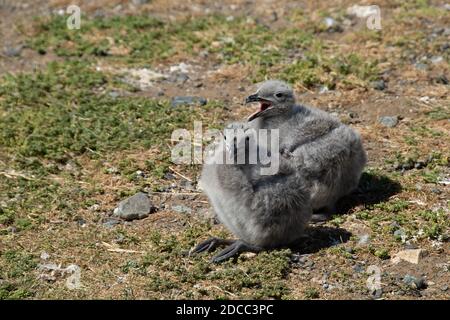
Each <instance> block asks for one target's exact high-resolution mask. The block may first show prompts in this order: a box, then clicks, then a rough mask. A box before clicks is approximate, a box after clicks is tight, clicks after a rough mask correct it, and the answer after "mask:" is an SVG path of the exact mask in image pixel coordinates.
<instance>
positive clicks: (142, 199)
mask: <svg viewBox="0 0 450 320" xmlns="http://www.w3.org/2000/svg"><path fill="white" fill-rule="evenodd" d="M152 209H153V207H152V204H151V203H150V199H149V198H148V196H147V194H145V193H143V192H139V193H137V194H135V195H134V196H132V197H129V198H127V199H125V200H123V201H121V202H120V203H119V205H118V207H117V208H116V209H114V216H116V217H119V218H122V219H124V220H127V221H131V220H134V219H143V218H146V217H147V216H148V215H149V214H150V213H151V212H152Z"/></svg>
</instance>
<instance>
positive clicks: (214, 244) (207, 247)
mask: <svg viewBox="0 0 450 320" xmlns="http://www.w3.org/2000/svg"><path fill="white" fill-rule="evenodd" d="M224 245H228V246H227V247H226V248H225V249H224V250H222V251H221V252H219V254H217V255H215V256H214V257H213V258H212V259H211V262H214V263H220V262H222V261H224V260H227V259H229V258H232V257H235V256H237V255H238V254H239V253H242V252H255V253H256V252H259V251H262V250H263V248H261V247H258V246H254V245H251V244H248V243H245V242H244V241H242V240H229V239H219V238H209V239H208V240H206V241H203V242H201V243H200V244H198V245H197V246H196V247H195V248H194V249H192V250H191V252H190V254H196V253H201V252H204V251H207V252H209V251H212V250H214V249H216V248H218V247H220V246H224Z"/></svg>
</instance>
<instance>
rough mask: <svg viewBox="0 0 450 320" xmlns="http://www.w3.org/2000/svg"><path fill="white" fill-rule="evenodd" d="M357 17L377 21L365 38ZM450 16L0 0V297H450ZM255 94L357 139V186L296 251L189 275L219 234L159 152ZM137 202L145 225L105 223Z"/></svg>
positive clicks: (204, 264)
mask: <svg viewBox="0 0 450 320" xmlns="http://www.w3.org/2000/svg"><path fill="white" fill-rule="evenodd" d="M70 4H77V5H78V6H79V7H80V8H81V13H82V16H81V29H80V30H67V29H66V27H65V21H66V19H67V17H68V16H69V14H67V13H66V12H65V9H66V8H67V6H68V5H70ZM355 4H356V5H364V6H367V5H378V6H379V8H380V9H381V30H370V29H368V27H367V25H366V20H367V19H366V18H358V17H355V16H354V15H350V14H348V13H347V9H348V8H350V7H352V6H353V5H355ZM449 6H450V4H449V3H446V2H445V1H426V0H411V1H400V0H398V1H384V0H380V1H373V2H367V1H361V2H356V1H347V0H333V1H321V2H318V1H288V0H281V1H272V0H263V1H243V0H229V1H228V0H227V1H220V2H216V3H213V2H211V1H201V0H187V1H186V0H185V1H178V0H165V1H163V0H150V1H125V0H121V1H119V0H118V1H112V0H100V1H65V0H51V1H40V0H38V1H20V2H17V1H8V0H3V1H1V0H0V39H1V40H0V77H1V78H0V118H1V120H0V132H1V134H0V142H1V143H0V299H72V298H74V299H110V298H112V299H239V298H250V299H448V298H449V297H450V289H449V285H450V275H449V270H450V268H449V267H450V258H449V257H450V255H449V252H450V247H449V242H448V241H449V231H450V222H449V213H450V197H449V195H450V190H449V188H450V162H449V160H450V152H449V151H450V144H449V141H450V98H449V97H450V95H449V92H450V90H449V89H450V85H449V79H450V72H449V70H450V69H449V66H450V8H449ZM270 78H281V79H284V80H286V81H289V82H290V83H291V84H292V85H293V87H294V89H295V91H296V95H297V99H298V101H299V102H301V103H303V104H306V105H311V106H315V107H317V108H320V109H323V110H326V111H328V112H330V113H333V114H335V115H336V116H338V117H339V118H340V119H341V120H342V121H343V122H345V123H347V124H349V125H350V126H352V127H353V128H355V129H356V130H357V131H358V132H360V133H361V135H362V137H363V140H364V146H365V148H366V151H367V153H368V164H367V168H366V170H365V173H364V175H363V177H362V180H361V183H360V187H359V189H358V190H357V192H355V193H354V194H352V195H350V196H348V197H346V198H345V199H343V200H342V201H341V202H340V204H339V208H338V214H337V215H335V216H333V218H332V219H331V220H330V221H327V222H324V223H318V224H311V226H310V227H309V229H308V230H307V235H306V237H305V238H304V241H303V242H302V243H301V244H300V245H299V246H298V247H295V248H287V249H280V250H273V251H270V252H263V253H260V254H257V255H254V254H244V255H241V256H240V257H239V259H237V260H234V261H228V262H226V263H223V264H220V265H214V264H210V263H209V259H210V258H211V256H212V253H207V254H204V255H199V256H195V257H189V256H187V255H186V252H187V251H188V250H189V249H190V248H192V247H193V245H194V244H196V243H198V242H200V241H202V240H204V239H206V238H207V237H209V236H224V237H231V235H230V234H229V233H228V231H227V230H225V228H224V227H223V226H222V225H221V224H220V223H218V222H217V221H216V220H215V219H214V214H213V212H212V209H211V208H210V206H209V204H208V201H207V198H206V197H205V195H204V194H202V192H201V190H199V188H198V186H197V179H198V175H199V172H200V170H201V166H200V165H175V164H173V163H171V162H170V146H171V141H170V134H171V132H172V131H173V130H174V129H176V128H186V129H188V130H190V131H192V130H193V121H194V120H196V121H199V120H200V121H202V122H203V126H204V129H206V128H210V127H213V128H223V126H224V124H225V123H227V122H229V121H231V120H239V119H244V118H245V117H246V116H248V115H249V114H250V113H252V112H253V111H252V110H249V106H246V105H244V104H243V101H244V99H245V97H246V96H248V95H249V94H251V93H252V92H253V90H254V88H255V84H256V83H257V82H260V81H262V80H264V79H270ZM176 96H195V97H203V98H205V99H206V100H207V101H208V103H207V104H206V106H200V105H194V106H181V107H176V108H174V107H172V106H171V105H170V101H171V100H172V98H173V97H176ZM383 117H392V118H391V119H390V120H392V119H394V120H395V122H396V123H395V124H394V125H393V126H386V125H385V124H383V123H382V119H383ZM138 191H143V192H146V193H148V194H149V196H150V198H151V199H152V202H153V204H154V206H155V207H156V212H155V213H152V214H150V215H149V217H147V218H145V219H141V220H134V221H131V222H126V221H121V220H115V219H114V218H113V216H112V214H113V210H114V208H116V207H117V205H118V203H119V202H120V201H121V200H124V199H126V198H127V197H128V196H131V195H133V194H135V193H136V192H138ZM404 250H421V251H420V252H421V254H420V258H419V259H418V261H416V262H408V261H405V260H401V261H398V260H396V259H395V257H396V256H397V255H398V254H399V253H401V252H403V251H404ZM74 270H76V271H74ZM371 270H375V274H372V272H373V271H371ZM374 279H375V280H374ZM374 281H375V282H374ZM373 283H377V284H378V286H376V289H378V290H376V289H373Z"/></svg>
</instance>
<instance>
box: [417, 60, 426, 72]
mask: <svg viewBox="0 0 450 320" xmlns="http://www.w3.org/2000/svg"><path fill="white" fill-rule="evenodd" d="M414 67H415V68H416V69H417V70H422V71H425V70H427V69H428V66H427V65H426V64H425V63H421V62H417V63H415V64H414Z"/></svg>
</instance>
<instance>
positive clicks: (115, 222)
mask: <svg viewBox="0 0 450 320" xmlns="http://www.w3.org/2000/svg"><path fill="white" fill-rule="evenodd" d="M118 224H120V220H119V219H113V218H108V219H106V220H105V221H104V222H103V225H104V226H105V227H107V228H112V227H114V226H115V225H118Z"/></svg>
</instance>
